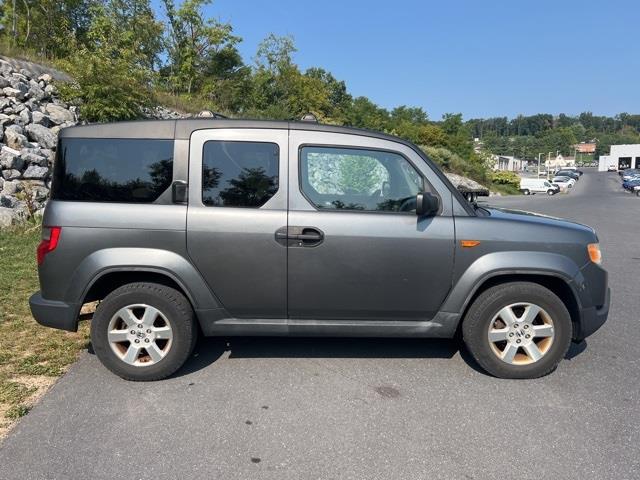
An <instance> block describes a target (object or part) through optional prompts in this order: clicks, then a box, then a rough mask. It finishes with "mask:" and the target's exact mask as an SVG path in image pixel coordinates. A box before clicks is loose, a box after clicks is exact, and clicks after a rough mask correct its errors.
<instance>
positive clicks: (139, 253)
mask: <svg viewBox="0 0 640 480" xmlns="http://www.w3.org/2000/svg"><path fill="white" fill-rule="evenodd" d="M140 281H143V282H156V283H160V284H163V285H166V286H171V287H173V288H176V289H177V290H179V291H181V292H182V293H183V294H184V295H185V297H186V298H187V299H188V300H189V302H190V303H191V305H192V306H193V308H194V309H212V308H218V307H220V302H219V301H218V299H217V298H216V297H215V295H214V294H213V292H212V291H211V290H210V289H209V287H208V285H207V284H206V283H205V281H204V279H203V278H202V276H201V275H200V273H199V272H198V271H197V270H196V268H195V267H194V266H193V265H192V264H191V263H190V262H189V261H188V260H187V259H186V258H184V257H183V256H181V255H179V254H177V253H175V252H171V251H167V250H159V249H143V248H110V249H104V250H99V251H96V252H94V253H92V254H91V255H89V256H88V257H86V258H85V259H84V260H83V261H82V262H81V263H80V265H79V266H78V268H77V269H76V270H75V272H74V274H73V276H72V279H71V282H70V287H69V289H68V291H67V300H68V301H69V302H71V303H76V304H83V303H86V302H87V301H95V300H100V299H101V298H100V297H101V296H102V298H104V296H106V294H108V293H109V292H110V291H113V290H114V289H115V288H118V287H120V286H122V285H124V284H126V283H133V282H140Z"/></svg>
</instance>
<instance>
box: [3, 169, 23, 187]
mask: <svg viewBox="0 0 640 480" xmlns="http://www.w3.org/2000/svg"><path fill="white" fill-rule="evenodd" d="M2 178H4V179H5V180H15V179H16V178H20V171H19V170H14V169H12V170H3V171H2ZM6 185H7V184H6V183H5V187H6Z"/></svg>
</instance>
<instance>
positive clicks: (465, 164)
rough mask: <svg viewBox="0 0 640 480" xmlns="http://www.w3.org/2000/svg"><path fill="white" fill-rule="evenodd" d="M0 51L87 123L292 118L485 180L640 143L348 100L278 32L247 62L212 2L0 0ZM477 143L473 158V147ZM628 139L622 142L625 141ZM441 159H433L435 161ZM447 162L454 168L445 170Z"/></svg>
mask: <svg viewBox="0 0 640 480" xmlns="http://www.w3.org/2000/svg"><path fill="white" fill-rule="evenodd" d="M0 2H1V3H0V26H1V27H2V28H1V30H0V45H2V48H3V49H4V51H5V52H7V53H11V52H13V51H16V52H22V53H23V54H24V53H29V54H32V55H33V56H35V57H37V59H44V60H46V61H49V62H51V63H52V64H53V65H54V66H57V67H59V68H61V69H63V70H64V71H66V72H68V73H69V74H70V75H71V77H72V78H73V79H74V81H73V82H71V83H68V84H65V85H61V86H60V89H61V92H62V93H63V95H64V96H65V97H66V98H68V99H70V100H73V101H76V102H78V103H79V104H80V112H81V115H82V116H83V117H84V118H85V119H86V120H89V121H110V120H123V119H133V118H139V117H141V116H142V114H143V111H144V109H145V108H147V107H151V106H153V105H157V104H158V103H164V104H168V106H174V107H178V108H182V109H186V110H191V111H195V110H198V109H204V108H206V109H210V110H213V111H216V112H220V113H223V114H226V115H230V116H234V117H248V118H270V119H299V118H300V117H301V116H302V115H304V114H306V113H313V114H315V115H316V116H317V117H318V119H319V120H320V121H322V122H325V123H332V124H340V125H350V126H355V127H361V128H369V129H374V130H379V131H384V132H388V133H391V134H396V135H399V136H401V137H404V138H407V139H409V140H411V141H413V142H415V143H417V144H419V145H424V146H428V147H431V148H432V150H431V151H432V152H440V153H434V155H436V156H437V158H435V160H436V161H438V162H439V163H440V164H441V165H444V166H449V167H448V168H455V169H456V170H457V171H458V173H462V174H467V175H469V176H471V177H472V178H475V179H478V180H486V179H487V171H488V166H489V165H490V160H489V157H488V154H487V153H488V152H491V153H495V154H509V155H513V154H515V155H517V156H523V157H525V158H535V156H536V155H537V154H538V153H540V152H549V151H553V152H555V151H556V150H557V151H560V152H562V153H564V154H571V153H572V152H573V145H574V144H575V143H577V142H580V141H587V140H591V139H597V140H598V142H599V148H600V147H601V146H605V145H606V144H607V142H608V143H609V144H610V143H618V142H619V141H621V140H625V141H627V140H628V141H631V140H633V141H635V142H640V139H638V131H639V130H640V115H629V114H620V115H618V116H616V117H614V118H610V117H598V116H594V115H592V114H590V113H583V114H580V115H579V116H575V117H571V116H567V115H560V116H558V117H554V116H552V115H549V114H540V115H533V116H528V117H525V116H519V117H517V118H514V119H507V118H506V117H499V118H488V119H470V120H466V121H465V120H464V119H463V118H462V115H461V114H457V113H449V114H445V115H443V117H442V118H440V119H430V118H429V117H428V115H427V112H426V111H425V110H424V109H423V108H421V107H415V106H406V105H405V106H398V107H396V108H392V109H386V108H383V107H381V106H379V105H377V104H376V103H375V102H373V101H371V100H370V99H369V98H367V97H364V96H359V97H355V96H353V95H351V94H350V93H349V90H348V88H347V85H346V83H345V82H344V81H342V80H339V79H337V78H335V77H334V76H333V74H332V73H331V72H329V71H327V70H326V69H323V68H322V67H313V68H309V69H307V70H305V71H302V70H301V69H300V67H299V66H298V65H297V64H296V63H295V61H294V54H295V52H296V47H295V43H294V40H293V38H291V37H289V36H277V35H274V34H271V35H268V36H267V37H266V38H265V39H264V40H263V41H262V42H261V43H260V45H259V46H258V48H257V50H256V52H255V56H254V58H253V59H252V60H251V61H249V62H247V61H245V59H243V58H242V56H241V54H240V52H239V49H238V47H239V45H240V44H241V42H242V39H241V38H240V37H239V36H238V35H236V34H235V33H234V30H233V26H232V25H231V24H229V23H225V22H222V21H219V20H216V19H213V18H208V17H207V16H206V15H205V13H204V7H205V6H207V5H209V4H211V3H212V0H183V1H181V2H175V1H174V0H162V1H161V2H160V3H161V8H162V9H163V13H164V17H165V19H166V20H165V21H161V20H160V18H159V16H158V14H157V12H156V11H154V9H153V8H152V5H151V3H150V0H17V1H16V0H0ZM475 138H479V139H481V140H482V142H483V145H484V148H485V151H484V152H479V151H478V150H477V148H474V139H475ZM627 143H628V142H627ZM440 157H441V158H440ZM451 165H454V166H455V167H451Z"/></svg>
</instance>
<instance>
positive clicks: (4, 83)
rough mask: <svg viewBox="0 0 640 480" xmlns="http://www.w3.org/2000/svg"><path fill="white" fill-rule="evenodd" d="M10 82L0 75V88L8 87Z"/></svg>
mask: <svg viewBox="0 0 640 480" xmlns="http://www.w3.org/2000/svg"><path fill="white" fill-rule="evenodd" d="M10 86H11V82H10V81H9V80H7V79H6V78H4V77H0V88H6V87H10Z"/></svg>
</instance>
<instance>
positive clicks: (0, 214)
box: [0, 207, 13, 228]
mask: <svg viewBox="0 0 640 480" xmlns="http://www.w3.org/2000/svg"><path fill="white" fill-rule="evenodd" d="M12 223H13V210H11V209H10V208H5V207H0V228H7V227H10V226H11V224H12Z"/></svg>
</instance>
